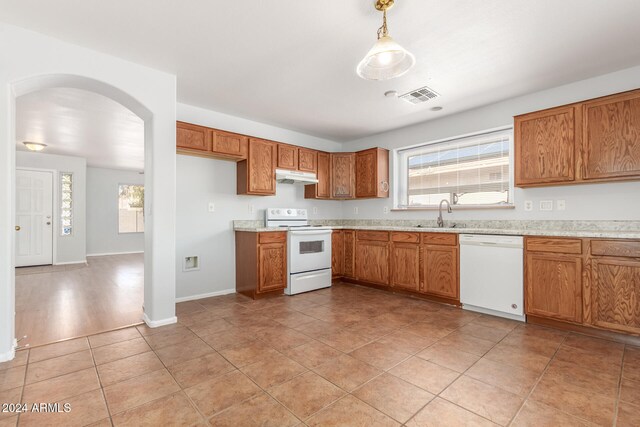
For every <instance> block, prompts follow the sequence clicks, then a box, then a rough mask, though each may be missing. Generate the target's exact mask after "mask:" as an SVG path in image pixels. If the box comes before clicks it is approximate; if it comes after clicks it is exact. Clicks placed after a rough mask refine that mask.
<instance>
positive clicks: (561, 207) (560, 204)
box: [556, 200, 567, 211]
mask: <svg viewBox="0 0 640 427" xmlns="http://www.w3.org/2000/svg"><path fill="white" fill-rule="evenodd" d="M566 208H567V204H566V202H565V201H564V200H556V209H558V210H559V211H563V210H565V209H566Z"/></svg>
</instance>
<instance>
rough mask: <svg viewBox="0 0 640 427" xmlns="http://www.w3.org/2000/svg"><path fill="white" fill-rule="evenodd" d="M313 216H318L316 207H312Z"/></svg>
mask: <svg viewBox="0 0 640 427" xmlns="http://www.w3.org/2000/svg"><path fill="white" fill-rule="evenodd" d="M313 214H314V215H317V214H318V207H317V206H314V207H313Z"/></svg>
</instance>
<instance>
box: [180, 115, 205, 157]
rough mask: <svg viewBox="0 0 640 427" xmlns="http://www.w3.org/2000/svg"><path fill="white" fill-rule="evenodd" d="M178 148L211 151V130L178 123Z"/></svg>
mask: <svg viewBox="0 0 640 427" xmlns="http://www.w3.org/2000/svg"><path fill="white" fill-rule="evenodd" d="M176 146H177V147H178V148H186V149H189V150H199V151H209V150H210V149H211V140H210V136H209V129H207V128H206V127H204V126H196V125H192V124H189V123H183V122H177V123H176Z"/></svg>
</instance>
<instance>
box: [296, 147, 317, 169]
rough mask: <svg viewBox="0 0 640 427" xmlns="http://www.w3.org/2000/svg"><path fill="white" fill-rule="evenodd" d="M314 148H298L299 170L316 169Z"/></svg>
mask: <svg viewBox="0 0 640 427" xmlns="http://www.w3.org/2000/svg"><path fill="white" fill-rule="evenodd" d="M316 153H317V152H316V150H310V149H308V148H302V147H300V148H298V170H299V171H300V172H313V173H317V171H318V163H317V162H318V161H317V158H318V156H317V154H316Z"/></svg>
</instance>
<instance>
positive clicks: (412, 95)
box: [400, 86, 440, 104]
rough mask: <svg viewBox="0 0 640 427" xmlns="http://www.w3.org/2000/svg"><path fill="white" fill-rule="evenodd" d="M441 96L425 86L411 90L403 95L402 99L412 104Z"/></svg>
mask: <svg viewBox="0 0 640 427" xmlns="http://www.w3.org/2000/svg"><path fill="white" fill-rule="evenodd" d="M439 96H440V95H438V94H437V93H436V92H435V91H433V90H431V89H429V88H428V87H426V86H424V87H421V88H420V89H416V90H412V91H411V92H408V93H405V94H404V95H401V96H400V99H404V100H405V101H407V102H410V103H412V104H422V103H423V102H427V101H429V100H430V99H434V98H437V97H439Z"/></svg>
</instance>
